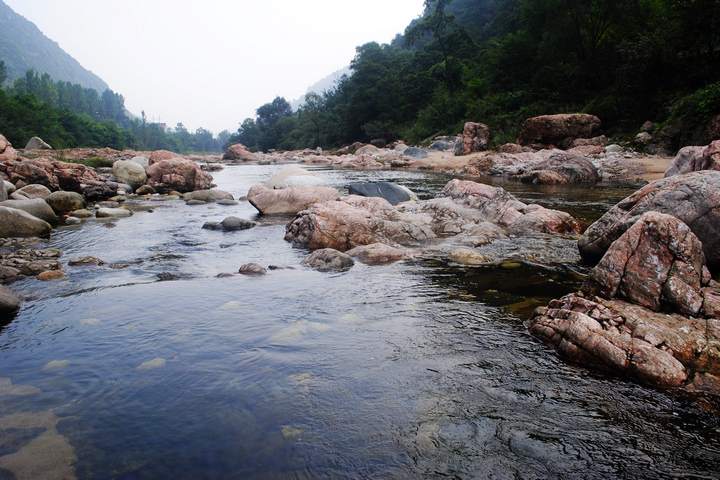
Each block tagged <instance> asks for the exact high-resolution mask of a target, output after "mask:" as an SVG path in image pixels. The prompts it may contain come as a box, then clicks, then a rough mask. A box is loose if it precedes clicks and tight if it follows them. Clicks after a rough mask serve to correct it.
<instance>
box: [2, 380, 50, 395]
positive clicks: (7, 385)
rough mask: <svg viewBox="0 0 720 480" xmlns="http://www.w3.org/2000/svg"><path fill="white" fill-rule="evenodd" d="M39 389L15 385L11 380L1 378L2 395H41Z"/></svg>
mask: <svg viewBox="0 0 720 480" xmlns="http://www.w3.org/2000/svg"><path fill="white" fill-rule="evenodd" d="M41 392H42V390H40V389H39V388H35V387H31V386H29V385H13V384H12V381H11V380H10V379H9V378H0V395H17V396H22V395H34V394H37V393H41Z"/></svg>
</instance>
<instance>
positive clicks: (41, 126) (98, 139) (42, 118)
mask: <svg viewBox="0 0 720 480" xmlns="http://www.w3.org/2000/svg"><path fill="white" fill-rule="evenodd" d="M7 79H8V73H7V69H6V67H5V64H4V61H0V133H2V134H3V135H4V136H5V137H6V138H7V139H8V140H9V141H10V143H12V144H13V145H16V146H18V147H20V148H21V147H24V146H25V143H27V141H28V140H29V139H30V138H31V137H34V136H39V137H40V138H42V139H43V140H45V141H46V142H47V143H49V144H50V145H52V146H53V147H54V148H56V149H62V148H75V147H91V148H102V147H110V148H114V149H117V150H123V149H126V148H130V149H133V150H172V151H175V152H179V153H209V152H221V151H223V147H224V145H225V144H226V143H227V141H228V138H229V137H230V133H229V132H227V131H225V132H222V133H221V134H220V135H218V136H217V137H215V136H213V134H212V132H210V131H208V130H205V129H203V128H198V129H197V130H196V131H195V132H194V133H191V132H189V131H188V130H187V129H186V128H185V127H184V126H183V124H182V123H178V124H177V125H176V127H175V129H174V130H166V129H164V128H162V126H161V125H158V124H154V123H148V122H147V119H146V118H145V115H144V113H143V115H142V117H141V118H132V119H131V118H130V117H128V115H127V111H126V109H125V99H124V98H123V96H122V95H120V94H117V93H115V92H113V91H112V90H110V89H106V90H105V91H104V92H103V93H102V94H99V93H98V92H97V91H96V90H95V89H92V88H83V87H82V85H80V84H71V83H70V82H63V81H60V80H58V81H53V79H52V78H51V77H50V75H49V74H47V73H44V74H42V75H39V74H38V73H37V72H35V71H33V70H28V71H27V72H26V73H25V76H24V77H20V78H16V79H15V81H14V82H12V85H10V86H6V87H5V88H2V86H3V85H4V84H5V83H6V82H7Z"/></svg>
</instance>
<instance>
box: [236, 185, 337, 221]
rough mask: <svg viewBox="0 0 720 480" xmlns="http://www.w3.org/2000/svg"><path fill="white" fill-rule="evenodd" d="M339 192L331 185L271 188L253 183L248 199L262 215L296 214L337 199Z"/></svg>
mask: <svg viewBox="0 0 720 480" xmlns="http://www.w3.org/2000/svg"><path fill="white" fill-rule="evenodd" d="M339 198H340V192H338V191H337V190H336V189H334V188H331V187H290V188H283V189H280V190H275V189H273V190H271V189H269V188H266V187H264V186H262V185H254V186H253V187H252V188H250V191H249V192H248V201H249V202H250V203H251V204H252V205H253V206H254V207H255V208H257V210H258V211H259V212H260V213H262V214H264V215H288V214H296V213H297V212H299V211H301V210H304V209H306V208H308V207H310V206H311V205H313V204H315V203H318V202H325V201H329V200H338V199H339Z"/></svg>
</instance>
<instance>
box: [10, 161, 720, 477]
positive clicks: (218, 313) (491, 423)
mask: <svg viewBox="0 0 720 480" xmlns="http://www.w3.org/2000/svg"><path fill="white" fill-rule="evenodd" d="M280 168H281V167H280V166H237V167H228V168H226V169H225V170H223V171H221V172H216V173H214V177H215V182H216V183H217V184H218V188H220V189H222V190H225V191H228V192H230V193H232V194H233V195H234V196H235V197H236V198H239V197H240V196H242V195H245V194H246V193H247V190H248V189H249V187H250V186H251V185H252V184H255V183H263V182H264V181H266V180H267V179H268V178H269V177H270V176H271V175H272V174H273V173H274V172H275V171H277V170H279V169H280ZM315 173H316V174H317V175H318V176H321V177H323V178H325V179H326V180H328V182H329V183H330V184H331V185H332V186H336V187H338V188H340V189H341V190H343V191H346V187H347V185H348V184H350V183H353V182H362V181H380V180H388V181H396V182H398V183H402V184H404V185H406V186H408V187H410V188H411V189H413V190H414V191H416V192H417V193H418V195H419V196H420V197H421V198H431V197H432V196H434V195H435V194H437V193H438V192H439V191H440V190H441V189H442V187H443V186H444V184H445V183H446V182H447V181H448V179H449V178H450V177H447V176H443V175H437V174H430V173H421V172H398V171H389V170H383V171H355V170H343V171H341V170H326V169H317V171H316V172H315ZM501 185H502V186H504V187H505V188H507V189H508V190H510V191H511V192H513V193H514V194H515V195H516V196H517V197H518V198H519V199H520V200H522V201H525V202H526V203H532V202H537V203H541V204H543V205H544V206H548V207H552V208H558V209H561V210H566V211H569V212H571V213H573V214H574V215H576V216H577V217H578V218H581V219H584V220H586V221H592V220H594V219H596V218H598V217H599V216H600V215H601V214H602V213H603V212H604V211H606V210H607V209H608V208H609V207H610V206H611V205H613V204H615V203H616V202H617V201H618V200H620V199H622V198H624V197H625V196H626V195H628V194H629V193H630V192H631V191H633V187H632V186H627V185H618V184H601V185H598V186H593V187H589V188H585V187H583V188H578V187H574V188H573V187H545V188H539V187H532V186H525V185H521V184H517V183H501ZM129 205H130V206H131V208H132V209H133V210H134V211H135V214H134V215H133V216H132V217H129V218H123V219H112V220H92V219H91V220H88V221H87V222H85V223H84V224H83V225H80V226H72V227H62V228H59V229H57V231H56V232H55V233H54V234H53V236H52V238H51V239H50V241H49V242H48V244H47V247H51V248H59V249H61V250H62V251H63V257H62V259H61V260H62V261H63V262H64V263H65V264H66V263H67V260H68V259H70V258H72V257H76V256H86V255H94V256H97V257H99V258H101V259H103V260H104V261H105V262H106V265H104V266H102V267H68V266H64V267H63V270H64V271H65V272H66V273H67V275H66V277H65V278H64V279H62V280H59V281H55V282H39V281H38V280H36V279H27V280H23V281H20V282H16V283H15V284H13V285H12V288H13V290H15V291H16V292H17V293H19V294H20V295H22V296H26V297H30V299H29V300H27V301H26V302H25V303H24V305H23V307H22V309H21V310H20V312H19V313H18V314H17V315H15V316H14V318H12V319H10V321H9V323H7V324H6V325H5V326H3V327H2V329H0V478H13V476H15V477H17V478H40V477H38V476H37V475H38V473H37V472H39V471H42V469H43V468H44V469H45V471H46V472H47V471H48V470H47V469H50V470H49V471H50V473H49V474H46V476H45V477H44V478H62V477H70V478H71V477H72V476H75V477H77V478H83V479H84V478H108V479H109V478H113V479H136V478H193V479H197V478H222V479H235V478H238V479H239V478H252V479H255V478H256V479H305V478H307V479H310V478H313V479H314V478H343V479H344V478H351V479H364V478H373V479H375V478H458V479H475V478H495V479H514V478H528V479H531V478H532V479H535V478H567V479H569V478H588V479H594V478H597V479H600V478H653V479H655V478H718V477H720V473H718V471H719V470H718V467H717V465H718V463H719V461H720V421H719V418H718V416H717V415H716V414H715V413H712V411H710V410H708V409H705V408H703V404H702V402H697V401H695V400H693V399H688V398H685V397H683V396H682V395H680V394H678V393H676V392H672V391H662V390H658V389H654V388H649V387H645V386H643V385H640V384H638V383H636V382H633V381H631V380H628V379H624V378H620V377H617V376H613V375H609V374H604V373H600V372H595V371H592V370H588V369H586V368H582V367H578V366H575V365H573V364H570V363H568V362H566V361H564V360H562V359H560V358H558V356H557V355H556V354H555V353H554V351H552V349H550V348H549V347H547V346H545V345H543V344H542V343H540V342H539V341H537V340H536V339H534V338H533V337H531V336H530V335H529V334H528V333H527V330H526V329H525V326H524V324H523V322H524V321H526V320H527V318H528V316H529V315H530V313H531V312H532V310H533V309H534V308H535V307H536V306H538V305H542V304H546V303H547V301H548V300H550V299H551V298H557V297H559V296H562V295H564V294H566V293H570V292H572V291H575V290H577V288H578V287H579V285H580V283H581V282H582V278H583V276H584V275H585V274H586V273H587V272H588V271H589V268H588V266H587V265H584V264H583V263H582V262H581V261H580V259H579V256H578V255H577V249H576V247H575V241H574V240H573V239H568V238H560V237H548V236H531V235H529V236H522V237H513V238H512V239H511V240H509V241H505V242H499V243H498V244H496V245H491V246H487V247H482V248H481V249H479V250H480V251H481V252H483V253H486V254H488V255H490V256H491V257H492V258H495V259H499V260H501V261H500V262H498V264H497V265H493V266H482V267H467V266H461V265H456V264H452V263H448V262H447V260H446V256H445V255H444V253H443V251H442V247H440V246H439V247H438V251H437V254H436V255H433V254H432V253H431V254H430V255H428V256H425V257H421V258H417V259H414V260H410V261H405V262H399V263H396V264H392V265H387V266H367V265H363V264H360V263H357V264H356V265H355V266H354V267H353V268H352V269H350V270H349V271H347V272H344V273H320V272H316V271H312V270H308V269H305V268H302V267H300V266H299V264H300V261H301V260H302V259H303V258H305V257H306V256H307V255H308V254H309V252H308V251H307V250H306V249H303V248H297V247H294V246H293V245H291V244H290V243H288V242H285V241H284V240H283V236H284V231H285V224H286V223H287V221H288V220H289V219H288V218H287V217H285V218H283V217H256V215H255V213H256V212H255V210H254V208H253V207H252V206H251V205H249V204H248V202H246V201H241V202H240V204H239V205H237V206H218V205H208V206H187V205H185V203H184V202H181V201H146V200H143V201H135V202H129ZM230 215H233V216H239V217H244V218H252V219H254V220H256V221H257V222H258V226H257V227H255V228H253V229H250V230H245V231H239V232H232V233H224V232H218V231H211V230H203V229H202V228H201V227H202V225H203V223H205V222H206V221H221V220H222V219H224V218H225V217H227V216H230ZM249 262H255V263H259V264H261V265H263V266H268V265H277V266H280V267H283V268H280V269H276V270H270V271H269V272H268V274H267V275H265V276H261V277H248V276H242V275H233V276H231V277H226V278H218V277H217V275H218V274H219V273H223V272H228V273H234V272H237V271H238V269H239V267H240V265H242V264H245V263H249Z"/></svg>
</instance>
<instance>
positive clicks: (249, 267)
mask: <svg viewBox="0 0 720 480" xmlns="http://www.w3.org/2000/svg"><path fill="white" fill-rule="evenodd" d="M240 273H241V274H243V275H265V274H266V273H267V270H266V269H265V268H263V267H261V266H260V265H258V264H257V263H246V264H245V265H243V266H242V267H240Z"/></svg>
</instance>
